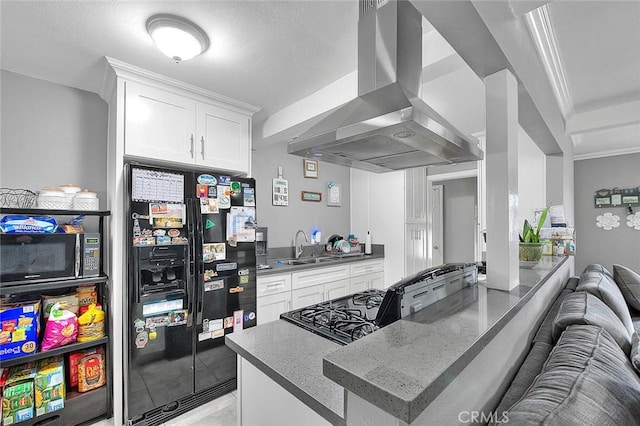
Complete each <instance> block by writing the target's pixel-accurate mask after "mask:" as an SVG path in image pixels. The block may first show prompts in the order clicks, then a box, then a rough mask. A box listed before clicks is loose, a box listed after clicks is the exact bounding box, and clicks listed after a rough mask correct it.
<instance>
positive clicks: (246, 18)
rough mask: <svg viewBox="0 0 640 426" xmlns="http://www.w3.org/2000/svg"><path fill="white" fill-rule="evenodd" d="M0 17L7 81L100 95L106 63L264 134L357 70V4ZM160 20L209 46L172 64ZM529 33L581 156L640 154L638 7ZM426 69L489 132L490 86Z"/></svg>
mask: <svg viewBox="0 0 640 426" xmlns="http://www.w3.org/2000/svg"><path fill="white" fill-rule="evenodd" d="M420 1H422V0H420ZM0 7H1V9H0V13H1V15H0V19H1V22H0V31H1V33H0V35H1V51H0V52H1V56H0V67H1V68H2V69H4V70H7V71H12V72H16V73H19V74H24V75H27V76H31V77H35V78H39V79H43V80H47V81H51V82H54V83H59V84H63V85H66V86H71V87H76V88H79V89H83V90H87V91H90V92H95V93H98V92H99V91H100V85H101V83H102V75H103V71H104V60H103V57H104V56H110V57H113V58H116V59H119V60H121V61H124V62H127V63H130V64H132V65H135V66H138V67H141V68H144V69H147V70H150V71H153V72H156V73H160V74H164V75H167V76H169V77H172V78H175V79H178V80H182V81H185V82H187V83H190V84H193V85H196V86H200V87H203V88H206V89H208V90H212V91H215V92H218V93H221V94H223V95H226V96H230V97H232V98H236V99H239V100H241V101H244V102H248V103H251V104H254V105H256V106H259V107H261V108H262V111H260V112H259V113H258V114H257V116H256V123H257V124H258V125H260V123H261V122H262V121H264V120H265V119H266V118H267V117H268V116H270V115H272V114H274V113H276V112H278V111H280V110H282V109H283V108H285V107H287V106H289V105H291V104H294V103H295V102H296V101H299V100H300V99H303V98H305V97H307V96H309V95H311V94H312V93H314V92H316V91H318V90H320V89H322V88H324V87H325V86H327V85H329V84H330V83H332V82H334V81H336V80H337V79H338V78H340V77H343V76H346V75H348V74H349V73H352V72H353V71H354V70H355V69H356V66H357V57H356V55H357V43H356V37H357V19H358V18H357V14H358V11H357V1H356V0H340V1H325V0H323V1H273V0H272V1H257V0H253V1H157V2H153V1H97V0H96V1H79V0H78V1H7V0H1V3H0ZM514 9H515V8H514ZM540 10H542V9H540ZM157 13H173V14H177V15H181V16H183V17H185V18H187V19H190V20H192V21H194V22H195V23H197V24H198V25H199V26H201V27H202V28H203V29H204V30H205V31H206V32H207V34H208V35H209V37H210V39H211V42H212V47H211V48H210V49H209V50H208V51H207V52H205V53H204V54H203V55H201V56H199V57H196V58H194V59H192V60H190V61H186V62H184V63H180V64H175V63H173V62H172V61H171V60H170V59H169V58H166V57H164V56H163V55H162V54H161V53H160V52H159V51H158V50H157V49H156V48H155V46H154V45H153V43H152V41H151V40H150V38H149V37H148V35H147V33H146V30H145V22H146V20H147V19H148V18H149V17H150V16H151V15H154V14H157ZM534 15H535V14H534ZM426 18H427V19H428V16H427V17H426ZM451 21H452V23H451V25H456V22H455V19H452V20H451ZM531 23H532V24H533V28H534V29H535V28H538V29H539V28H541V27H544V28H546V29H547V31H546V36H545V37H541V38H537V39H536V38H535V37H534V40H537V41H536V43H537V47H538V49H539V51H540V57H541V58H542V59H541V60H540V63H541V64H542V66H543V67H546V69H547V74H548V76H549V81H550V83H551V86H552V87H554V88H555V89H556V90H555V93H556V97H557V102H558V104H559V105H560V110H561V111H562V114H563V116H564V117H563V119H564V121H565V123H566V125H567V129H568V131H567V133H568V134H571V135H572V136H571V137H572V140H573V142H574V144H575V148H574V153H575V154H576V157H577V158H587V157H589V156H602V155H610V154H613V153H624V152H633V151H636V152H639V151H640V25H639V24H640V1H622V2H615V1H585V2H579V1H565V0H556V1H555V2H552V3H550V4H548V5H546V6H545V9H544V13H538V14H537V18H536V17H533V18H532V19H531ZM549 28H550V30H548V29H549ZM429 29H430V28H427V30H429ZM433 32H435V31H432V33H433ZM438 37H439V35H437V34H435V35H432V36H431V37H430V38H429V37H428V36H425V41H428V40H429V39H431V40H432V41H430V42H429V41H428V43H427V46H429V45H433V46H440V47H441V46H442V44H443V43H445V42H444V41H443V40H442V39H440V40H439V39H438ZM445 44H446V43H445ZM545 52H546V53H545ZM554 57H555V58H556V61H555V62H554V61H553V60H549V58H554ZM425 62H426V63H425V66H426V67H425V72H426V74H424V81H425V85H424V88H423V92H424V93H423V97H424V98H425V99H426V100H427V102H428V103H429V104H430V105H431V106H432V107H433V108H434V109H436V110H437V111H438V112H440V114H442V115H443V116H444V117H445V118H447V119H448V120H449V121H450V122H451V123H452V124H454V125H456V126H457V127H459V129H460V130H461V131H463V132H465V133H475V132H478V131H482V130H484V88H483V83H482V80H481V79H480V78H478V77H477V76H476V75H475V74H474V73H473V72H472V71H471V69H470V68H468V67H466V66H465V65H464V63H463V62H462V61H461V60H460V58H459V57H458V56H457V55H455V54H454V55H445V56H444V57H443V56H438V55H436V56H435V57H427V55H425ZM554 64H555V66H554ZM594 117H595V118H594Z"/></svg>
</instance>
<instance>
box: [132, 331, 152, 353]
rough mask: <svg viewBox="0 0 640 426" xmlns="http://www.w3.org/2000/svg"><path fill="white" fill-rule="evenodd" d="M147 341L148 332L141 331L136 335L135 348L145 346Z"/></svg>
mask: <svg viewBox="0 0 640 426" xmlns="http://www.w3.org/2000/svg"><path fill="white" fill-rule="evenodd" d="M147 342H149V334H148V333H147V332H146V331H141V332H140V333H138V334H137V335H136V342H135V343H136V348H138V349H142V348H144V347H145V346H147Z"/></svg>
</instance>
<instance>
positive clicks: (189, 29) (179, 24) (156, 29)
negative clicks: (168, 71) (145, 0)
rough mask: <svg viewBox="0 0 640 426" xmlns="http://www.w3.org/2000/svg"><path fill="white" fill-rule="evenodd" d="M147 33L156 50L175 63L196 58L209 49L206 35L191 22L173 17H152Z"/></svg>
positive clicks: (148, 22)
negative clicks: (156, 47)
mask: <svg viewBox="0 0 640 426" xmlns="http://www.w3.org/2000/svg"><path fill="white" fill-rule="evenodd" d="M147 32H148V33H149V35H150V36H151V38H152V39H153V41H154V43H155V44H156V46H158V49H160V51H161V52H162V53H164V54H165V55H167V56H168V57H170V58H171V59H173V60H174V61H176V63H178V62H180V61H186V60H187V59H191V58H193V57H194V56H198V55H199V54H201V53H202V52H204V51H205V50H207V49H208V48H209V37H207V34H206V33H205V32H204V31H203V30H202V28H200V27H199V26H197V25H196V24H194V23H193V22H191V21H188V20H186V19H184V18H180V17H178V16H174V15H154V16H152V17H151V18H149V20H148V21H147Z"/></svg>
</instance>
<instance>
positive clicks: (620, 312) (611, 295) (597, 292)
mask: <svg viewBox="0 0 640 426" xmlns="http://www.w3.org/2000/svg"><path fill="white" fill-rule="evenodd" d="M576 291H586V292H589V293H591V294H593V295H594V296H596V297H597V298H598V299H600V300H602V301H603V302H604V303H606V305H607V306H608V307H609V308H611V310H612V311H613V312H614V313H615V314H616V315H617V316H618V318H620V321H622V324H624V326H625V327H626V328H627V332H628V333H629V335H632V334H633V322H632V321H631V314H630V313H629V307H628V306H627V302H626V301H625V300H624V296H623V295H622V292H621V291H620V289H619V288H618V286H617V285H616V283H615V282H614V281H613V280H611V279H609V277H608V276H607V275H605V274H602V273H600V272H585V273H583V274H582V277H581V278H580V284H578V287H577V288H576Z"/></svg>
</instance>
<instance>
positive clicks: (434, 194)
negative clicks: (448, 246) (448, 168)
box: [430, 185, 444, 266]
mask: <svg viewBox="0 0 640 426" xmlns="http://www.w3.org/2000/svg"><path fill="white" fill-rule="evenodd" d="M442 195H443V186H442V185H433V186H432V187H431V224H432V228H431V242H430V243H431V259H430V260H431V264H430V266H437V265H442V264H443V263H444V220H443V208H442Z"/></svg>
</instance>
